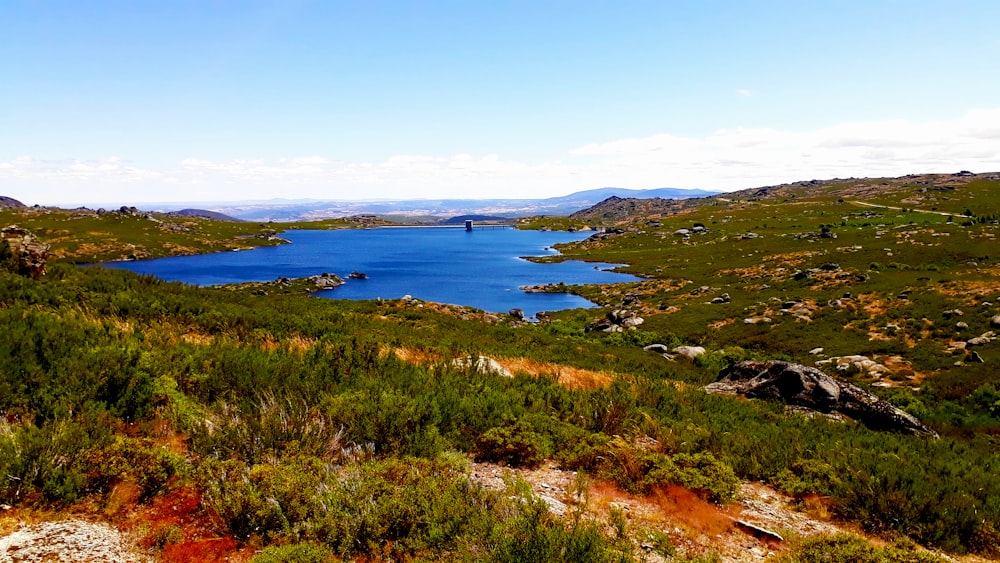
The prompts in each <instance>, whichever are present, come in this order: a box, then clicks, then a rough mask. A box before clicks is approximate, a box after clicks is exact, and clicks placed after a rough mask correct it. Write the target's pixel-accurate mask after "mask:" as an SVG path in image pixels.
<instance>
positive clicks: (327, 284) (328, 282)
mask: <svg viewBox="0 0 1000 563" xmlns="http://www.w3.org/2000/svg"><path fill="white" fill-rule="evenodd" d="M309 281H311V282H313V283H314V284H315V285H316V287H317V288H318V289H332V288H334V287H339V286H342V285H344V280H343V279H341V278H340V276H338V275H337V274H330V273H327V272H323V273H322V274H319V275H317V276H309Z"/></svg>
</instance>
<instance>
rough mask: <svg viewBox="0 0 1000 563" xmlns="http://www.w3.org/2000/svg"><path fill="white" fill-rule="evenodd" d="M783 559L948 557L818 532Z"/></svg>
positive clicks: (899, 561)
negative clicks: (874, 544)
mask: <svg viewBox="0 0 1000 563" xmlns="http://www.w3.org/2000/svg"><path fill="white" fill-rule="evenodd" d="M779 561H780V563H944V561H945V560H944V559H942V558H941V557H938V556H936V555H934V554H933V553H930V552H926V551H919V550H916V549H914V548H913V547H912V546H904V547H895V546H887V547H883V548H878V547H875V546H873V545H872V544H870V543H868V540H866V539H864V538H862V537H859V536H854V535H851V534H846V533H841V534H835V535H832V536H816V537H812V538H809V539H807V540H805V541H803V542H802V543H801V544H800V545H798V546H796V547H795V548H794V549H793V550H792V552H791V553H789V554H786V555H783V556H782V557H781V558H780V560H779Z"/></svg>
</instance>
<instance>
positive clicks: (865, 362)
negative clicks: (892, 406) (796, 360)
mask: <svg viewBox="0 0 1000 563" xmlns="http://www.w3.org/2000/svg"><path fill="white" fill-rule="evenodd" d="M816 365H818V366H820V365H832V366H833V367H835V368H836V369H837V371H840V372H844V373H852V374H853V373H858V374H863V375H867V376H869V377H881V376H883V375H885V374H887V373H889V368H887V367H885V366H883V365H882V364H880V363H878V362H876V361H875V360H873V359H871V358H868V357H866V356H833V357H831V358H827V359H825V360H820V361H818V362H816Z"/></svg>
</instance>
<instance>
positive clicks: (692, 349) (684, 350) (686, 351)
mask: <svg viewBox="0 0 1000 563" xmlns="http://www.w3.org/2000/svg"><path fill="white" fill-rule="evenodd" d="M673 352H674V354H677V355H680V356H684V357H685V358H687V359H689V360H693V359H695V358H697V357H698V356H704V355H705V352H706V350H705V349H704V348H702V347H701V346H678V347H676V348H674V349H673Z"/></svg>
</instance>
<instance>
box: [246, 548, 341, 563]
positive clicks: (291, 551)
mask: <svg viewBox="0 0 1000 563" xmlns="http://www.w3.org/2000/svg"><path fill="white" fill-rule="evenodd" d="M334 560H335V559H334V557H333V552H331V551H330V550H329V549H327V548H326V547H324V546H322V545H318V544H314V543H293V544H291V545H279V546H271V547H267V548H264V549H263V550H261V551H260V553H258V554H257V555H255V556H254V558H253V559H251V560H250V563H327V562H330V561H334Z"/></svg>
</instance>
